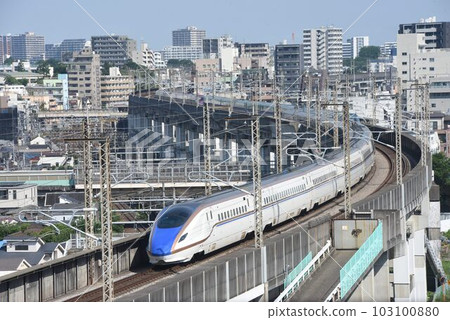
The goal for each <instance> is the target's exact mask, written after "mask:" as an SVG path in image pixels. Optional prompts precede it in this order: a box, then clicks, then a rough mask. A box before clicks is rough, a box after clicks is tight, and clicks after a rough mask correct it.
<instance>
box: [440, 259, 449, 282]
mask: <svg viewBox="0 0 450 320" xmlns="http://www.w3.org/2000/svg"><path fill="white" fill-rule="evenodd" d="M442 266H443V267H444V271H445V274H446V275H447V279H450V261H448V260H447V261H445V260H444V261H442Z"/></svg>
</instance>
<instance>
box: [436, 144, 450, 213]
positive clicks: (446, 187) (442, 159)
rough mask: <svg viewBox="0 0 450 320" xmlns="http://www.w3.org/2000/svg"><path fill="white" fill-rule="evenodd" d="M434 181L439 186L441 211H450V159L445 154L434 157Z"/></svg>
mask: <svg viewBox="0 0 450 320" xmlns="http://www.w3.org/2000/svg"><path fill="white" fill-rule="evenodd" d="M433 171H434V181H435V182H436V184H438V185H439V187H440V188H439V189H440V198H441V209H442V210H443V211H448V210H450V159H449V158H447V157H446V156H445V154H443V153H442V152H441V153H438V154H434V155H433Z"/></svg>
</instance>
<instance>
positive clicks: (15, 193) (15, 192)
mask: <svg viewBox="0 0 450 320" xmlns="http://www.w3.org/2000/svg"><path fill="white" fill-rule="evenodd" d="M13 199H14V200H16V199H17V191H16V190H13Z"/></svg>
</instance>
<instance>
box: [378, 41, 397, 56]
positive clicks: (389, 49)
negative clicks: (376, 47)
mask: <svg viewBox="0 0 450 320" xmlns="http://www.w3.org/2000/svg"><path fill="white" fill-rule="evenodd" d="M380 55H381V56H392V57H393V56H396V55H397V42H392V41H391V42H385V43H384V44H383V45H381V46H380Z"/></svg>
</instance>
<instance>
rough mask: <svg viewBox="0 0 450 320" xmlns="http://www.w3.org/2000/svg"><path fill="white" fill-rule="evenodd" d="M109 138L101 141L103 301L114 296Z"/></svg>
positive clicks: (111, 299) (107, 300)
mask: <svg viewBox="0 0 450 320" xmlns="http://www.w3.org/2000/svg"><path fill="white" fill-rule="evenodd" d="M109 156H110V148H109V139H106V140H103V141H100V149H99V160H100V216H101V225H102V271H103V302H112V301H113V298H114V281H113V275H112V272H113V246H112V224H111V222H112V216H111V170H110V158H109Z"/></svg>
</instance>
